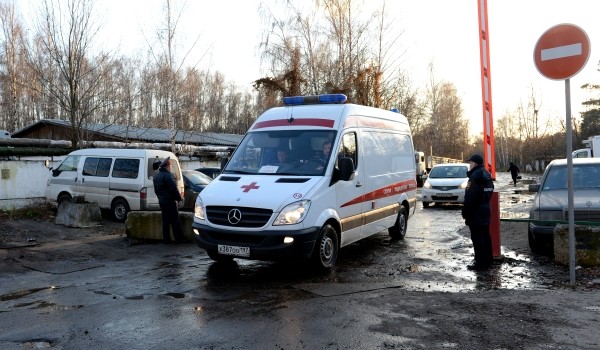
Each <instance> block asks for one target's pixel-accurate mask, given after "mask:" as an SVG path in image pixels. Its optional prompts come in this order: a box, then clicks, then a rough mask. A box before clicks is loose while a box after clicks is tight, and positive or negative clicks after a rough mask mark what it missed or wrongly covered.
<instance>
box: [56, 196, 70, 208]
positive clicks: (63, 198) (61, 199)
mask: <svg viewBox="0 0 600 350" xmlns="http://www.w3.org/2000/svg"><path fill="white" fill-rule="evenodd" d="M70 200H71V195H70V194H68V193H61V194H60V195H59V196H58V198H57V199H56V203H57V204H58V206H60V205H61V204H62V203H63V202H68V201H70Z"/></svg>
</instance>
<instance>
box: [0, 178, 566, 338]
mask: <svg viewBox="0 0 600 350" xmlns="http://www.w3.org/2000/svg"><path fill="white" fill-rule="evenodd" d="M499 175H500V174H499ZM496 183H497V185H496V187H497V188H498V189H499V191H500V193H501V198H502V201H503V203H505V204H503V205H502V207H503V208H504V209H505V210H507V211H510V212H517V213H518V212H521V211H525V210H526V209H525V208H526V205H527V202H528V201H529V200H530V198H531V197H532V195H531V194H528V193H524V191H520V190H518V189H515V188H511V187H510V186H508V180H507V179H506V178H505V176H499V178H498V179H497V182H496ZM498 184H501V186H499V185H498ZM504 184H506V186H505V185H504ZM460 208H461V207H460V205H435V206H432V207H430V208H428V209H424V208H422V206H421V205H420V202H419V205H418V208H417V213H416V214H415V215H414V216H413V217H412V218H411V219H410V221H409V229H408V233H407V235H406V237H405V239H404V240H392V239H391V238H390V237H389V236H388V235H387V232H382V233H380V234H377V235H375V236H372V237H370V238H367V239H365V240H363V241H360V242H358V243H356V244H352V245H350V246H348V247H345V248H343V249H342V250H341V251H340V255H339V259H338V263H337V267H336V269H335V270H334V271H333V272H332V273H330V274H326V275H319V274H315V273H313V272H312V271H309V270H307V269H306V264H304V263H274V262H258V261H247V260H237V259H236V260H235V261H234V262H233V263H215V262H213V261H212V260H210V259H209V258H208V256H207V255H206V254H205V252H204V251H203V250H201V249H199V248H198V247H197V246H196V245H195V244H187V245H163V244H160V243H159V244H131V242H129V241H128V240H127V239H126V238H123V237H122V236H106V237H103V238H102V239H98V240H94V239H90V240H88V241H83V242H69V244H70V245H72V247H71V248H70V249H73V251H74V252H75V251H79V252H81V251H88V250H89V251H93V252H94V253H93V254H91V253H90V254H73V257H72V258H69V257H68V255H67V256H65V257H64V258H62V259H60V260H56V261H27V262H22V265H23V266H22V267H23V270H22V271H19V272H13V273H3V274H2V275H0V324H2V325H3V326H2V332H0V348H2V349H23V348H43V347H49V348H62V349H83V348H106V349H116V348H129V349H154V348H155V349H170V348H179V349H181V348H185V349H187V348H190V349H191V348H202V349H217V348H219V349H220V348H226V349H259V348H260V349H268V348H273V349H284V348H285V349H290V348H306V349H316V348H331V349H339V348H349V349H351V348H373V347H378V348H379V347H381V346H382V344H386V342H387V341H389V340H386V339H388V338H389V337H391V336H392V335H393V333H394V331H393V330H392V329H393V328H394V327H393V326H389V327H388V326H383V325H380V327H382V328H384V329H385V331H382V330H381V329H380V330H374V329H372V328H370V327H372V326H368V325H369V324H371V325H372V324H373V323H374V322H375V321H374V319H377V318H380V317H382V316H381V315H388V316H387V317H389V313H390V312H392V311H391V310H392V308H391V306H390V305H391V304H390V303H391V302H393V300H404V299H405V298H408V299H410V300H415V302H417V301H418V300H420V298H422V295H423V294H422V293H465V294H467V295H468V294H469V293H477V292H478V291H488V290H544V289H548V288H551V287H552V284H553V281H555V280H556V278H557V273H556V271H553V270H552V269H548V267H543V266H544V261H546V260H544V259H547V258H545V257H540V256H531V255H530V254H527V253H526V252H527V248H526V247H521V248H522V249H518V250H511V249H508V248H506V247H503V250H502V257H501V258H500V259H498V260H497V262H496V264H495V265H494V267H493V268H492V270H490V271H488V272H485V273H475V272H472V271H468V270H467V269H466V268H465V266H466V265H467V264H469V263H471V261H472V259H473V256H472V246H471V242H470V239H469V238H468V237H469V235H468V229H467V228H466V227H465V225H464V223H463V220H462V218H461V216H460ZM523 235H526V231H524V232H523ZM523 242H526V240H524V241H523ZM78 245H81V246H78ZM90 245H91V246H90ZM48 249H51V248H48ZM61 249H65V248H64V247H62V248H61ZM63 254H64V252H63ZM3 263H4V262H3ZM17 263H18V262H17ZM377 300H380V301H379V302H377ZM418 302H421V303H422V302H425V303H428V302H431V301H430V300H429V301H424V300H421V301H418ZM392 313H393V314H395V315H396V316H395V317H397V313H401V311H398V310H396V311H393V312H392ZM375 323H376V322H375ZM411 337H413V338H418V337H419V334H412V335H411ZM396 343H398V342H397V339H396V340H394V341H391V343H390V344H396ZM398 344H399V343H398ZM416 348H418V346H417V347H416Z"/></svg>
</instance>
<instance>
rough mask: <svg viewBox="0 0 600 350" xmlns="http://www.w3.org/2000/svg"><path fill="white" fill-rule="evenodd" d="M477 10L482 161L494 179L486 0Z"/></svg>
mask: <svg viewBox="0 0 600 350" xmlns="http://www.w3.org/2000/svg"><path fill="white" fill-rule="evenodd" d="M477 7H478V10H479V35H480V37H479V58H480V60H481V95H482V100H481V105H482V106H483V161H484V163H485V167H486V169H487V170H488V171H489V172H490V174H492V178H493V179H494V180H495V179H496V154H495V149H494V120H493V118H492V74H491V70H490V38H489V29H488V18H487V0H477Z"/></svg>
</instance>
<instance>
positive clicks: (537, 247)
mask: <svg viewBox="0 0 600 350" xmlns="http://www.w3.org/2000/svg"><path fill="white" fill-rule="evenodd" d="M527 241H528V243H529V249H531V251H532V252H534V253H541V252H542V247H541V244H540V242H538V241H537V240H536V239H535V236H534V235H533V232H531V228H529V227H528V228H527Z"/></svg>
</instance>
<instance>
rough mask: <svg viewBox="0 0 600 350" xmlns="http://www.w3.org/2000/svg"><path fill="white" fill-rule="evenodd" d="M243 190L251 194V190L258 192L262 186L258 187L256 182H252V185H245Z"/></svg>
mask: <svg viewBox="0 0 600 350" xmlns="http://www.w3.org/2000/svg"><path fill="white" fill-rule="evenodd" d="M242 188H243V189H244V192H249V191H250V190H257V189H259V188H260V186H256V182H251V183H250V185H243V186H242Z"/></svg>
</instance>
